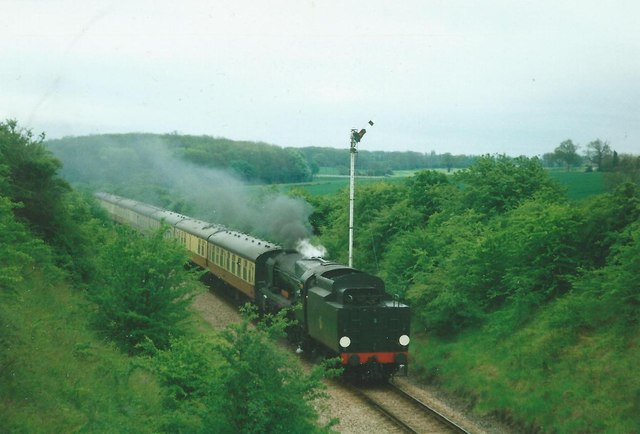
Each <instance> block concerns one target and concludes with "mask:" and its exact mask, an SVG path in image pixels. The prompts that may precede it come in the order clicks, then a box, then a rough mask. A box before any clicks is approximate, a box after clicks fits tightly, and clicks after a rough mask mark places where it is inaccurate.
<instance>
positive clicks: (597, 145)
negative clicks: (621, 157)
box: [585, 139, 613, 172]
mask: <svg viewBox="0 0 640 434" xmlns="http://www.w3.org/2000/svg"><path fill="white" fill-rule="evenodd" d="M585 156H586V157H587V160H589V162H590V163H592V164H594V165H595V166H596V168H597V170H598V172H602V171H605V170H607V169H608V168H610V167H611V165H612V163H613V152H612V150H611V146H609V143H608V142H603V141H602V140H600V139H596V140H593V141H591V142H589V143H587V149H586V151H585Z"/></svg>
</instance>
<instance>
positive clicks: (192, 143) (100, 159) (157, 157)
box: [47, 133, 311, 186]
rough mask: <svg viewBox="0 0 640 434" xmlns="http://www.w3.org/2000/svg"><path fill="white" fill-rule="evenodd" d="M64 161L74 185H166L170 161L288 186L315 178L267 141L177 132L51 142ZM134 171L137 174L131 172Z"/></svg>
mask: <svg viewBox="0 0 640 434" xmlns="http://www.w3.org/2000/svg"><path fill="white" fill-rule="evenodd" d="M47 145H48V146H49V148H50V149H51V150H52V151H53V152H54V153H55V155H56V156H57V157H58V158H59V159H60V160H62V161H64V163H65V164H64V168H63V169H62V171H61V173H62V175H63V176H64V178H65V179H67V180H69V182H72V183H86V182H91V183H102V184H108V183H114V182H117V181H119V180H120V178H121V176H122V175H125V176H127V177H130V178H131V181H132V182H136V181H137V182H146V183H147V184H149V183H150V182H153V183H155V184H157V185H159V186H166V179H165V178H163V176H162V175H163V172H166V171H169V170H171V168H172V167H171V160H172V159H176V158H178V159H182V160H185V161H189V162H191V163H194V164H195V165H199V166H204V167H209V168H215V169H220V170H226V171H229V172H234V173H235V174H236V175H237V176H239V177H242V178H243V179H244V180H246V181H248V182H260V183H267V184H271V183H286V182H302V181H308V180H310V179H311V169H310V168H309V165H308V164H307V162H306V161H305V160H304V158H303V157H302V155H301V154H300V153H299V152H298V151H297V150H295V149H291V148H288V149H284V148H281V147H279V146H275V145H268V144H266V143H253V142H242V141H233V140H228V139H222V138H214V137H208V136H182V135H177V134H163V135H159V134H142V133H131V134H105V135H96V136H86V137H66V138H63V139H57V140H49V141H47ZM132 171H133V172H132Z"/></svg>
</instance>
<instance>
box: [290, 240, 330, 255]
mask: <svg viewBox="0 0 640 434" xmlns="http://www.w3.org/2000/svg"><path fill="white" fill-rule="evenodd" d="M296 250H297V251H298V252H300V253H301V254H303V255H304V256H306V257H307V258H324V255H326V254H327V249H326V248H325V247H324V246H321V245H320V246H314V245H313V244H311V240H309V239H308V238H307V239H302V240H300V241H298V244H297V245H296Z"/></svg>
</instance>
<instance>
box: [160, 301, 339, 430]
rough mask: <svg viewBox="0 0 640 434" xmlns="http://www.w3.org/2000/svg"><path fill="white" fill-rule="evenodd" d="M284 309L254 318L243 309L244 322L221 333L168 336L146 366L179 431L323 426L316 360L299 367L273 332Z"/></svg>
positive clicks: (279, 328) (280, 330)
mask: <svg viewBox="0 0 640 434" xmlns="http://www.w3.org/2000/svg"><path fill="white" fill-rule="evenodd" d="M285 315H286V314H285V313H282V314H279V315H277V316H275V317H267V318H266V319H265V320H264V321H260V322H257V323H255V325H254V322H255V321H256V320H257V317H256V314H255V311H254V310H253V309H248V310H245V317H244V320H243V321H242V323H240V324H234V325H231V326H229V327H228V328H227V329H225V330H224V331H223V332H222V333H221V336H220V337H208V336H201V337H199V338H195V339H190V340H180V341H174V342H173V343H172V345H171V348H170V349H168V350H164V351H158V352H157V354H156V355H155V357H154V358H153V360H151V366H152V367H153V370H154V372H156V373H157V375H158V376H159V378H160V381H161V383H162V384H163V385H164V386H165V387H166V389H167V391H168V392H169V401H168V404H169V405H168V408H169V409H171V410H172V411H173V412H174V414H173V415H172V416H171V418H170V421H171V423H172V425H171V426H170V427H165V428H170V429H168V430H170V431H177V432H185V431H187V432H220V433H227V432H228V433H235V432H243V433H279V432H328V430H329V426H327V427H318V426H317V418H318V414H317V411H316V409H315V408H314V406H313V403H314V402H316V401H317V400H318V399H320V398H323V397H325V394H324V393H323V389H324V385H323V384H322V382H321V381H320V378H321V377H322V376H323V372H322V367H317V368H315V369H314V370H313V372H312V373H310V374H305V373H304V372H303V371H302V368H301V366H300V365H299V362H298V361H297V360H295V359H294V357H293V355H292V354H290V353H288V352H284V351H282V349H280V348H279V347H278V346H277V344H276V340H277V339H279V338H282V337H283V336H284V329H285V328H286V327H287V326H288V325H289V323H288V321H287V320H286V319H285Z"/></svg>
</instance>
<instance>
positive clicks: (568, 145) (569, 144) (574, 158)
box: [553, 140, 582, 170]
mask: <svg viewBox="0 0 640 434" xmlns="http://www.w3.org/2000/svg"><path fill="white" fill-rule="evenodd" d="M553 155H554V157H555V159H556V160H557V161H561V162H562V163H564V165H565V167H566V168H567V170H571V168H572V167H575V166H577V165H579V164H580V163H581V162H582V159H581V158H580V156H579V155H578V146H577V145H575V144H574V143H573V141H571V140H565V141H564V142H562V143H560V145H558V147H557V148H556V149H554V151H553Z"/></svg>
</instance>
